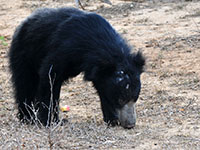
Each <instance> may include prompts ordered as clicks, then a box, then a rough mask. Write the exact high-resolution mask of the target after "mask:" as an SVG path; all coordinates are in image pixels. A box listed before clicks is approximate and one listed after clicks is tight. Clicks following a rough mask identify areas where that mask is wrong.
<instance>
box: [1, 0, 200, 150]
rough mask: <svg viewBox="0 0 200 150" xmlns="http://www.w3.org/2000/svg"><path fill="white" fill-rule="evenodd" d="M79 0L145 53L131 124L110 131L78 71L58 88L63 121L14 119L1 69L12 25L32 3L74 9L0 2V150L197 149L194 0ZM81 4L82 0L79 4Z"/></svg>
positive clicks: (60, 0) (199, 39) (199, 110)
mask: <svg viewBox="0 0 200 150" xmlns="http://www.w3.org/2000/svg"><path fill="white" fill-rule="evenodd" d="M97 1H98V0H94V1H92V0H91V1H89V3H87V2H86V1H83V4H84V6H85V8H86V9H88V10H90V11H95V12H98V13H100V14H102V15H103V16H104V17H105V18H107V19H108V20H109V21H110V22H111V24H112V25H113V26H114V27H115V28H116V29H117V30H118V31H119V32H120V33H122V34H123V36H125V37H126V38H127V40H128V41H129V43H130V44H131V45H135V47H136V49H139V48H140V49H142V51H143V53H144V54H145V56H146V58H147V65H146V72H145V73H144V74H143V75H142V91H141V95H140V99H139V100H138V102H137V116H138V119H137V124H136V127H135V128H134V129H131V130H125V129H123V128H121V127H114V128H109V127H107V125H106V124H105V123H104V122H103V120H102V113H101V109H100V104H99V98H98V96H97V94H96V91H95V90H94V88H93V87H92V85H91V83H84V82H83V81H82V75H80V76H78V77H77V78H74V79H72V80H70V81H69V82H68V83H66V84H65V85H64V86H63V87H62V93H61V105H65V104H67V105H69V106H70V109H71V110H70V112H67V113H61V114H60V116H61V118H62V119H68V122H66V124H64V125H63V126H60V125H55V126H52V127H51V128H48V129H47V128H43V127H38V126H28V125H23V124H20V123H19V121H18V120H17V119H16V108H15V105H14V99H13V93H12V88H11V83H10V74H9V71H8V58H7V51H8V48H9V44H10V41H11V37H12V34H13V31H14V29H15V27H16V26H17V25H18V24H19V22H21V21H22V20H23V19H24V18H25V17H26V16H27V15H28V14H30V13H31V12H32V11H33V10H34V9H36V8H38V7H43V6H45V7H47V6H48V7H60V6H75V4H74V1H73V0H71V1H64V0H57V1H52V0H45V1H42V0H35V1H33V0H29V1H27V0H1V1H0V9H1V11H0V30H1V33H0V37H1V36H3V37H5V38H4V40H3V42H5V43H7V44H8V45H7V44H1V43H2V40H1V41H0V125H1V128H0V149H3V150H4V149H5V150H7V149H8V150H16V149H20V150H21V149H50V150H51V149H138V150H141V149H148V150H149V149H155V150H160V149H169V150H171V149H191V150H193V149H194V150H198V149H199V147H200V126H199V125H200V106H199V104H200V99H199V97H200V82H199V80H200V69H199V65H200V59H199V58H200V51H199V48H200V45H199V43H200V35H199V32H200V31H199V26H200V18H199V17H198V16H199V9H200V2H198V1H193V2H192V1H190V2H185V1H182V2H180V1H175V0H171V1H164V2H163V1H161V0H160V1H156V3H155V1H145V0H144V1H141V2H140V3H137V2H135V1H133V2H131V1H126V2H124V1H120V0H116V1H114V0H112V3H113V6H109V5H106V4H102V3H99V1H98V3H96V2H97ZM86 4H87V5H86Z"/></svg>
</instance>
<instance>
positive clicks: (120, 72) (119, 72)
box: [116, 70, 124, 76]
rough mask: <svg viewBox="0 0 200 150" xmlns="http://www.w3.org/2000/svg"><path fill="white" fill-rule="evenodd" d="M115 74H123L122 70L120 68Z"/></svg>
mask: <svg viewBox="0 0 200 150" xmlns="http://www.w3.org/2000/svg"><path fill="white" fill-rule="evenodd" d="M116 74H117V75H119V76H122V75H124V71H122V70H120V71H117V73H116Z"/></svg>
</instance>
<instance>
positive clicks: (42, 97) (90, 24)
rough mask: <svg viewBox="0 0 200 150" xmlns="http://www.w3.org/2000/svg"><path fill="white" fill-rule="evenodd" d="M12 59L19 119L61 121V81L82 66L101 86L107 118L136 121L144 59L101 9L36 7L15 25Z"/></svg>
mask: <svg viewBox="0 0 200 150" xmlns="http://www.w3.org/2000/svg"><path fill="white" fill-rule="evenodd" d="M9 63H10V70H11V74H12V82H13V87H14V89H15V99H16V104H17V106H18V118H19V119H20V121H21V122H24V123H33V121H36V120H37V121H39V122H40V123H42V124H43V125H44V126H49V125H50V124H51V123H52V122H58V121H59V117H58V116H59V113H58V112H59V96H60V89H61V86H62V83H63V82H64V81H66V80H68V79H69V78H72V77H75V76H77V75H78V74H80V73H81V72H82V73H83V74H84V79H85V80H86V81H91V82H92V83H93V86H94V88H95V89H96V90H97V93H98V95H99V97H100V101H101V108H102V112H103V118H104V121H105V122H107V123H108V124H109V125H119V124H120V125H121V126H123V127H124V128H133V127H134V125H135V122H136V112H135V102H136V101H137V99H138V96H139V93H140V88H141V82H140V75H141V73H142V72H143V67H144V64H145V59H144V57H143V56H142V54H141V52H136V53H131V48H130V46H129V45H128V44H127V43H126V41H125V40H124V39H123V38H122V37H121V36H120V35H119V34H118V33H117V32H116V31H115V30H114V29H113V28H112V26H111V25H110V24H109V23H108V22H107V21H106V20H105V19H104V18H103V17H101V16H99V15H98V14H96V13H89V12H83V11H80V10H77V9H75V8H58V9H53V8H43V9H38V10H37V11H35V12H34V13H33V14H32V15H30V16H29V17H28V18H27V19H26V20H25V21H23V22H22V23H21V24H20V25H19V26H18V27H17V29H16V31H15V33H14V35H13V39H12V43H11V47H10V50H9ZM33 108H34V109H35V110H36V112H37V113H34V111H33Z"/></svg>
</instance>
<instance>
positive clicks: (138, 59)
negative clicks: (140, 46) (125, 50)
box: [132, 51, 145, 73]
mask: <svg viewBox="0 0 200 150" xmlns="http://www.w3.org/2000/svg"><path fill="white" fill-rule="evenodd" d="M132 61H133V63H134V64H135V65H136V67H137V68H138V69H139V71H140V72H141V73H142V72H144V66H145V58H144V56H143V55H142V53H141V52H140V51H139V52H137V53H136V54H132Z"/></svg>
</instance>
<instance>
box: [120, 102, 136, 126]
mask: <svg viewBox="0 0 200 150" xmlns="http://www.w3.org/2000/svg"><path fill="white" fill-rule="evenodd" d="M117 112H118V117H119V122H120V124H121V126H122V127H124V128H127V129H131V128H133V127H134V126H135V123H136V110H135V102H133V101H130V102H128V103H127V104H125V105H124V106H123V107H122V108H121V109H118V111H117Z"/></svg>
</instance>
